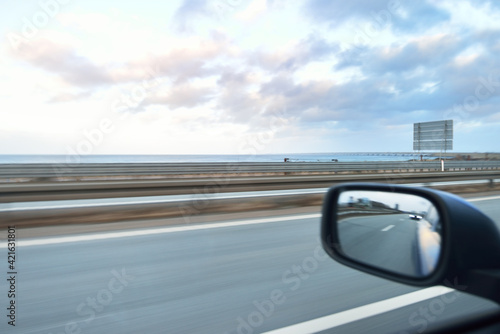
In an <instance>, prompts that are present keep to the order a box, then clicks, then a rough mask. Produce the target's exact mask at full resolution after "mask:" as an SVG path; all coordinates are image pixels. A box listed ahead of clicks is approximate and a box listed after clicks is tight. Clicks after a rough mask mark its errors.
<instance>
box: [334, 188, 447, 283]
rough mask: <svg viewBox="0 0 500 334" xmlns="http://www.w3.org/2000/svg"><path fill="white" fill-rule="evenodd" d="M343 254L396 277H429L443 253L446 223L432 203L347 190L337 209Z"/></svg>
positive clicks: (414, 197)
mask: <svg viewBox="0 0 500 334" xmlns="http://www.w3.org/2000/svg"><path fill="white" fill-rule="evenodd" d="M337 221H338V224H337V228H338V236H339V242H340V246H341V249H342V252H343V253H344V254H345V255H346V256H347V257H349V258H351V259H353V260H356V261H358V262H361V263H364V264H368V265H371V266H374V267H378V268H380V269H384V270H387V271H390V272H393V273H398V274H402V275H406V276H411V277H425V276H428V275H430V274H432V272H433V271H434V270H435V268H436V264H437V262H438V260H439V256H440V254H441V220H440V217H439V213H438V212H437V210H436V208H435V206H434V205H433V204H432V203H431V202H430V201H429V200H427V199H425V198H423V197H420V196H416V195H409V194H401V193H394V192H381V191H345V192H343V193H341V194H340V197H339V201H338V206H337Z"/></svg>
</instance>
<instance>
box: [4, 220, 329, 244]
mask: <svg viewBox="0 0 500 334" xmlns="http://www.w3.org/2000/svg"><path fill="white" fill-rule="evenodd" d="M320 217H321V214H319V213H315V214H309V215H297V216H283V217H274V218H262V219H249V220H241V221H234V222H224V223H213V224H209V223H206V224H196V225H183V226H173V227H162V228H153V229H146V230H142V229H141V230H130V231H122V232H108V233H98V234H84V235H77V236H66V237H55V238H42V239H31V240H16V244H17V245H18V246H20V247H21V246H22V247H26V246H39V245H54V244H62V243H68V242H80V241H95V240H104V239H116V238H126V237H137V236H145V235H152V234H162V233H174V232H184V231H195V230H207V229H212V228H220V227H235V226H244V225H253V224H266V223H274V222H282V221H288V220H300V219H310V218H320ZM6 247H7V242H2V243H0V248H6Z"/></svg>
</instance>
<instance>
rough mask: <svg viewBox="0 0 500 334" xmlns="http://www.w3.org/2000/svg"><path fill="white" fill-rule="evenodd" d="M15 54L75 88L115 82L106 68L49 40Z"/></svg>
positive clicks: (19, 50)
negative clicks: (57, 76)
mask: <svg viewBox="0 0 500 334" xmlns="http://www.w3.org/2000/svg"><path fill="white" fill-rule="evenodd" d="M13 52H14V56H15V57H17V58H18V59H22V60H24V61H26V62H28V63H30V64H32V65H33V66H35V67H38V68H42V69H44V70H46V71H47V72H50V73H52V74H55V75H59V76H60V77H62V79H63V80H65V81H66V82H67V83H69V84H72V85H75V86H79V87H94V86H96V85H103V84H109V83H111V82H112V81H113V80H112V77H111V76H110V75H109V73H108V72H107V71H106V69H105V68H103V67H100V66H98V65H96V64H94V63H92V62H91V61H90V60H89V59H88V58H86V57H84V56H80V55H78V54H77V53H76V52H75V50H74V49H72V48H71V47H69V46H65V45H62V44H58V43H55V42H52V41H50V40H48V39H36V40H32V41H30V42H29V43H25V44H23V46H22V47H20V48H18V49H17V50H15V51H13Z"/></svg>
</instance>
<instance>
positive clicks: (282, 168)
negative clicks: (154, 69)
mask: <svg viewBox="0 0 500 334" xmlns="http://www.w3.org/2000/svg"><path fill="white" fill-rule="evenodd" d="M444 169H445V171H465V170H498V169H500V161H486V160H485V161H445V163H444ZM440 170H441V163H440V162H439V161H408V162H405V161H376V162H375V161H370V162H286V163H285V162H267V163H262V162H228V163H218V162H207V163H108V164H77V165H69V164H0V178H59V177H85V176H148V175H160V176H161V175H164V176H168V175H204V174H258V173H262V174H273V173H325V172H329V173H342V172H373V171H377V172H379V171H387V172H405V171H406V172H419V171H440Z"/></svg>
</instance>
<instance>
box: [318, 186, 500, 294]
mask: <svg viewBox="0 0 500 334" xmlns="http://www.w3.org/2000/svg"><path fill="white" fill-rule="evenodd" d="M321 240H322V244H323V248H324V249H325V251H326V252H327V253H328V254H329V255H330V256H331V257H332V258H333V259H335V260H336V261H338V262H340V263H343V264H345V265H347V266H350V267H353V268H355V269H358V270H361V271H363V272H367V273H370V274H373V275H376V276H379V277H384V278H387V279H390V280H393V281H396V282H400V283H405V284H410V285H415V286H433V285H444V286H448V287H451V288H453V287H456V285H457V284H458V285H460V286H465V290H464V292H468V293H471V294H475V295H478V296H481V297H485V298H488V299H491V300H493V301H495V302H497V303H500V232H499V229H498V228H497V226H496V225H495V223H494V222H493V221H491V219H489V218H488V217H487V216H485V215H484V214H483V213H481V212H480V211H479V210H478V209H476V208H475V207H474V206H472V205H471V204H469V203H468V202H466V201H464V200H463V199H461V198H460V197H458V196H455V195H452V194H449V193H445V192H441V191H437V190H432V189H426V188H411V187H404V186H396V185H387V184H362V183H359V184H358V183H352V184H343V185H339V186H336V187H333V188H331V189H330V190H329V191H328V193H327V195H326V196H325V199H324V203H323V214H322V223H321Z"/></svg>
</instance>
